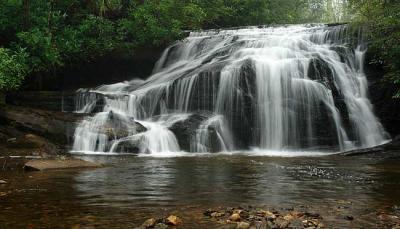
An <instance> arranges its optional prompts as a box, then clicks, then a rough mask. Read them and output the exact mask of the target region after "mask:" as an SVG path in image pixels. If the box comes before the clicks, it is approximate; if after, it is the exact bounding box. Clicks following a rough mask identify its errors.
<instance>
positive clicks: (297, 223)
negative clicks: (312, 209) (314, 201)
mask: <svg viewBox="0 0 400 229" xmlns="http://www.w3.org/2000/svg"><path fill="white" fill-rule="evenodd" d="M290 227H291V228H303V227H304V225H303V222H302V221H301V220H299V219H295V220H293V221H291V222H290Z"/></svg>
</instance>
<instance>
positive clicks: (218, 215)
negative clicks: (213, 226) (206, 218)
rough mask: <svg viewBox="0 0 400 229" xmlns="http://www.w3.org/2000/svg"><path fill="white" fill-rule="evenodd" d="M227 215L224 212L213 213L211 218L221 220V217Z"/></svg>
mask: <svg viewBox="0 0 400 229" xmlns="http://www.w3.org/2000/svg"><path fill="white" fill-rule="evenodd" d="M224 215H225V213H223V212H213V213H211V215H210V216H211V217H213V218H220V217H222V216H224Z"/></svg>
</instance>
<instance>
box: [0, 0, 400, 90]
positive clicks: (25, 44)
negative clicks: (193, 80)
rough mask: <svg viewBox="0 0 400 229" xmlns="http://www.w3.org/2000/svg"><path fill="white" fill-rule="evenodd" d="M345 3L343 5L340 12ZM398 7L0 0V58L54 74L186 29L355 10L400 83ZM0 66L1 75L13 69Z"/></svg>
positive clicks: (305, 1) (376, 2)
mask: <svg viewBox="0 0 400 229" xmlns="http://www.w3.org/2000/svg"><path fill="white" fill-rule="evenodd" d="M338 2H340V3H341V5H338ZM383 3H385V4H383ZM346 7H348V9H349V11H343V9H344V8H346ZM399 12H400V10H399V7H398V3H395V1H394V0H392V1H390V0H386V1H384V0H371V1H365V0H343V1H337V0H87V1H80V0H35V1H32V0H2V1H0V48H2V56H1V57H0V58H1V59H0V61H1V62H2V63H5V62H9V61H10V60H13V61H14V62H18V63H19V65H16V67H15V69H20V70H19V71H17V70H15V69H14V71H16V72H18V74H15V75H18V76H21V75H24V74H22V73H25V74H26V73H28V72H29V73H30V74H31V75H32V76H33V77H34V75H39V74H52V75H56V74H57V71H58V70H59V69H61V67H68V66H73V65H78V64H82V63H85V62H90V61H95V60H96V59H98V58H100V57H102V56H104V55H108V54H110V53H111V52H114V51H116V50H117V49H118V50H122V49H123V48H125V50H126V51H127V53H128V52H129V51H130V52H129V53H133V52H132V51H131V49H132V48H136V47H140V46H142V47H143V46H162V45H166V44H168V43H170V42H172V41H174V40H176V39H180V38H182V36H183V35H184V31H185V30H193V29H204V28H221V27H234V26H246V25H260V24H273V23H275V24H285V23H307V22H321V21H323V22H337V21H343V20H346V19H347V18H349V15H352V14H353V13H356V14H357V15H358V17H357V19H358V20H359V21H362V22H364V23H366V24H369V25H370V26H371V34H372V35H371V36H373V37H374V39H373V40H374V44H373V45H372V47H373V48H376V49H377V50H378V51H377V52H378V53H381V55H380V56H379V57H377V58H376V61H381V62H383V63H384V64H385V67H386V69H388V70H387V72H388V78H389V79H391V80H393V81H395V82H399V81H400V80H399V77H398V75H399V74H398V72H399V70H398V69H399V63H398V61H399V60H400V58H399V54H398V53H399V44H398V42H396V41H397V40H398V39H397V38H398V36H399V35H398V29H397V30H396V28H398V20H399ZM346 16H347V17H346ZM393 25H396V26H397V27H391V26H393ZM396 31H397V32H396ZM380 34H384V35H385V36H379V35H380ZM396 34H397V35H396ZM396 39H397V40H396ZM21 50H23V51H21ZM17 57H18V58H17ZM22 57H23V58H22ZM19 59H23V60H24V61H22V62H20V60H19ZM16 60H18V61H16ZM23 63H26V64H23ZM21 66H23V67H21ZM26 66H29V68H28V67H26ZM25 68H26V69H25ZM2 71H3V72H8V73H2V74H3V75H2V76H5V75H10V73H9V72H10V71H11V70H7V71H6V70H2ZM17 79H20V77H17ZM3 81H4V80H3ZM4 82H5V81H4ZM15 82H16V81H15ZM4 85H5V86H4ZM11 85H12V84H5V83H3V86H2V87H3V90H4V88H5V89H13V88H16V87H15V86H11ZM13 85H18V84H13Z"/></svg>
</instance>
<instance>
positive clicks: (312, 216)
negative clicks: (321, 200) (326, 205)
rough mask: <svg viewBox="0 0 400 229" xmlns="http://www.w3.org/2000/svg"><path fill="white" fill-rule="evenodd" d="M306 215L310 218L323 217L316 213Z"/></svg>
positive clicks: (306, 213)
mask: <svg viewBox="0 0 400 229" xmlns="http://www.w3.org/2000/svg"><path fill="white" fill-rule="evenodd" d="M304 215H305V216H306V217H309V218H315V219H322V217H321V215H320V214H318V213H315V212H305V213H304Z"/></svg>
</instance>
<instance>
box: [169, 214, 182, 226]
mask: <svg viewBox="0 0 400 229" xmlns="http://www.w3.org/2000/svg"><path fill="white" fill-rule="evenodd" d="M165 222H166V223H167V224H168V225H173V226H176V225H179V224H182V220H181V219H180V218H179V217H178V216H176V215H170V216H168V218H166V219H165Z"/></svg>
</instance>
